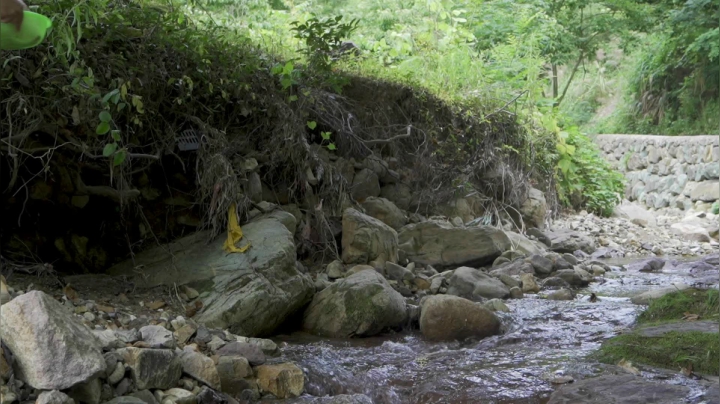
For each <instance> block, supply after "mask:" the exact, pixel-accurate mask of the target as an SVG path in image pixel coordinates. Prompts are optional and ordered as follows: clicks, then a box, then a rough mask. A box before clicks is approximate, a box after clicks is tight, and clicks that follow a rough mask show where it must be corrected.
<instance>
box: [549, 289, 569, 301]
mask: <svg viewBox="0 0 720 404" xmlns="http://www.w3.org/2000/svg"><path fill="white" fill-rule="evenodd" d="M547 299H548V300H573V299H575V293H573V291H572V290H570V289H565V288H562V289H560V290H556V291H554V292H552V293H550V294H549V295H547Z"/></svg>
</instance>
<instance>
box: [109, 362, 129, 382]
mask: <svg viewBox="0 0 720 404" xmlns="http://www.w3.org/2000/svg"><path fill="white" fill-rule="evenodd" d="M123 377H125V365H123V363H122V362H117V364H115V369H114V370H113V372H112V373H111V374H110V375H109V376H108V377H107V382H108V383H110V384H111V385H115V384H117V383H120V380H122V378H123Z"/></svg>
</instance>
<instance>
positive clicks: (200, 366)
mask: <svg viewBox="0 0 720 404" xmlns="http://www.w3.org/2000/svg"><path fill="white" fill-rule="evenodd" d="M180 363H181V364H182V370H183V373H185V374H187V375H189V376H190V377H192V378H193V379H195V380H197V381H199V382H201V383H203V384H205V385H207V386H209V387H211V388H213V389H220V376H219V375H218V371H217V369H216V368H215V362H214V361H213V360H212V359H210V358H208V357H207V356H205V355H203V354H201V353H199V352H193V351H183V352H182V353H181V354H180Z"/></svg>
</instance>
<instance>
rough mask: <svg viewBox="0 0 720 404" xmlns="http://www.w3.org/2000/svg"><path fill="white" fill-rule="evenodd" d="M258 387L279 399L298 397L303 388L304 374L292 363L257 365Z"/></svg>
mask: <svg viewBox="0 0 720 404" xmlns="http://www.w3.org/2000/svg"><path fill="white" fill-rule="evenodd" d="M257 377H258V385H259V386H260V389H261V390H263V391H265V392H268V393H271V394H273V395H274V396H275V397H277V398H280V399H286V398H293V397H298V396H299V395H300V394H302V392H303V390H304V389H305V375H303V372H302V370H301V369H300V368H299V367H297V365H295V364H294V363H282V364H279V365H262V366H258V367H257Z"/></svg>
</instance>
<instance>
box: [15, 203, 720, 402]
mask: <svg viewBox="0 0 720 404" xmlns="http://www.w3.org/2000/svg"><path fill="white" fill-rule="evenodd" d="M375 214H376V215H377V213H375ZM345 216H346V217H344V219H343V232H344V234H353V235H354V237H351V238H350V237H346V238H344V240H343V252H344V254H343V257H342V258H343V260H344V261H346V262H351V263H349V264H345V263H343V262H340V261H338V262H334V263H331V264H330V265H328V266H327V267H325V268H321V270H320V271H318V269H317V268H310V269H308V268H305V267H304V266H303V265H302V264H299V263H298V262H297V261H296V260H295V255H294V251H295V245H294V242H293V239H292V234H294V232H295V230H296V226H297V224H296V221H295V220H294V216H293V215H291V214H289V213H287V212H284V211H282V210H281V209H276V210H273V211H271V212H268V213H265V214H263V215H260V216H259V217H257V218H255V219H254V220H253V221H251V222H250V223H248V224H245V225H243V231H244V238H243V240H244V241H242V242H241V243H244V242H247V243H249V244H250V245H251V246H252V247H251V248H250V249H249V250H248V252H247V253H245V254H235V255H233V254H227V253H225V252H223V250H222V248H221V244H222V243H223V242H224V240H222V239H219V240H216V241H213V242H211V243H210V244H207V243H203V242H201V240H202V237H203V234H202V233H198V234H196V235H194V236H190V237H189V238H187V239H184V240H179V241H178V242H177V243H176V244H173V245H171V246H166V247H163V248H162V249H158V250H157V251H149V252H148V253H147V254H146V255H145V256H143V255H141V254H138V255H137V256H136V257H135V262H134V263H133V264H134V265H131V266H128V267H127V268H125V267H122V266H119V267H117V268H116V269H115V271H117V272H113V271H111V273H110V274H109V275H82V276H71V277H67V278H66V280H67V281H69V283H70V285H69V286H66V287H65V288H64V289H59V288H58V287H57V286H56V285H54V284H50V283H48V284H44V283H43V282H42V279H39V278H35V277H27V276H24V277H23V276H19V275H18V276H14V277H13V278H11V279H10V280H9V283H10V290H8V291H7V292H8V293H7V294H5V300H7V299H10V298H12V300H11V301H10V302H9V303H6V304H5V305H3V312H4V313H13V312H19V311H18V310H21V309H20V308H22V307H25V308H26V309H23V310H30V309H32V310H34V311H36V312H38V313H43V312H48V313H52V314H53V315H49V316H34V317H31V318H28V317H22V316H20V317H17V316H15V317H13V316H7V315H4V316H3V320H2V321H3V328H4V329H6V327H8V326H12V327H19V328H17V329H25V330H31V331H32V332H24V333H22V335H21V337H22V339H21V340H17V339H16V340H15V341H14V342H13V341H11V340H12V338H10V339H11V340H8V339H7V337H6V339H5V340H4V344H5V345H6V347H7V348H8V349H6V350H5V351H4V353H3V358H4V360H5V363H6V364H7V366H5V367H4V368H3V369H4V373H3V380H4V381H6V382H7V383H8V384H7V385H6V387H4V389H5V390H4V391H5V392H6V393H8V394H5V396H6V397H8V396H12V394H14V395H15V398H17V399H18V400H17V401H21V402H32V401H33V400H34V399H35V398H37V397H38V396H39V395H40V394H46V396H47V395H48V394H50V393H51V392H53V391H54V390H58V394H66V395H67V396H69V397H72V398H73V400H76V401H80V402H92V403H95V402H97V403H102V402H112V403H120V402H138V403H139V401H137V400H143V399H141V398H138V397H137V396H142V397H144V398H145V400H148V401H143V402H158V403H180V402H202V403H205V402H227V403H233V402H248V403H252V402H263V403H270V402H286V403H293V402H315V403H363V404H366V403H392V404H396V403H398V404H399V403H446V402H447V403H450V402H451V403H474V402H483V403H485V402H487V403H543V404H544V403H561V402H579V401H578V400H579V399H578V397H580V396H578V394H585V393H587V392H588V391H589V392H593V391H596V392H597V393H598V395H597V397H599V398H597V397H596V398H597V400H600V401H597V400H596V398H587V397H586V398H584V399H582V400H584V401H582V400H581V401H580V402H598V403H599V402H603V403H610V402H617V403H624V402H628V401H623V400H626V398H625V397H624V393H623V391H624V390H623V388H626V389H627V388H630V387H632V389H633V390H634V391H637V392H640V393H638V394H644V393H643V392H653V394H656V396H655V398H657V399H658V400H660V399H662V400H665V401H662V400H660V401H657V400H656V401H652V402H667V403H676V402H687V403H697V404H700V403H710V402H713V400H714V398H713V397H715V396H716V394H717V389H713V387H712V386H713V383H712V382H711V381H712V380H713V379H712V378H710V380H711V381H708V380H704V379H699V380H696V379H693V378H688V377H686V376H684V375H682V374H680V373H677V372H674V371H668V370H659V369H654V368H652V367H647V366H644V365H641V364H636V363H635V364H633V366H634V368H637V369H639V372H640V374H639V375H636V374H634V373H628V368H626V367H623V366H616V365H606V364H602V363H599V362H597V361H596V360H594V359H592V358H591V354H592V353H593V352H596V351H597V350H598V349H599V348H600V346H601V345H602V344H603V342H605V341H606V340H608V339H609V338H612V337H614V336H617V335H619V334H622V333H625V332H628V331H629V330H630V329H632V327H633V326H634V323H635V319H636V317H637V316H638V314H639V313H640V312H641V311H642V310H643V309H642V304H646V303H647V302H648V301H650V300H652V299H655V298H657V297H659V296H660V295H662V294H666V293H668V292H671V291H672V290H675V289H677V288H686V287H687V288H689V287H691V286H694V287H702V288H707V287H714V288H717V287H718V283H717V279H718V269H717V256H716V255H714V256H713V255H711V256H707V257H705V258H697V257H695V258H692V257H684V258H683V257H679V259H672V258H669V257H663V258H661V257H648V258H645V259H642V260H637V259H632V258H627V257H625V258H607V259H606V258H593V257H592V254H594V253H595V252H596V251H597V249H596V248H595V246H594V244H595V242H594V240H593V238H592V237H587V236H585V235H584V234H582V233H580V232H577V231H574V230H571V229H567V228H566V229H563V228H560V227H551V230H542V231H540V230H535V231H529V232H528V234H527V237H526V236H523V235H521V234H518V233H513V232H511V231H502V230H499V229H497V228H493V227H489V226H482V225H473V224H465V225H461V224H460V223H456V224H452V223H450V222H448V221H445V220H443V219H441V218H432V219H425V220H424V221H420V222H417V223H411V224H409V225H405V226H403V227H401V228H400V229H399V231H397V232H396V231H395V230H394V229H392V228H391V227H389V226H388V225H386V224H384V222H382V221H380V220H377V219H374V218H373V217H371V216H368V215H366V214H364V213H361V212H360V211H357V210H353V209H350V210H348V211H346V212H345ZM378 216H380V215H378ZM386 220H387V218H386ZM592 220H594V219H592V218H588V215H581V216H578V218H577V219H574V220H570V223H572V222H573V221H580V222H582V223H585V222H588V221H592ZM350 229H353V230H352V232H351V231H350ZM394 234H396V235H394ZM394 237H397V239H395V238H394ZM393 240H397V241H393ZM438 242H440V243H441V245H442V248H438V247H437V243H438ZM570 252H573V253H572V254H571V253H570ZM394 254H397V255H394ZM653 255H654V254H653ZM393 256H395V257H396V258H395V262H396V263H393V262H388V261H386V257H393ZM379 261H382V262H383V263H384V265H383V266H382V267H380V265H379V263H378V262H379ZM620 261H623V262H620ZM170 263H171V264H172V265H170ZM467 265H473V266H474V268H473V267H469V266H467ZM436 267H437V269H435V268H436ZM478 268H479V269H478ZM123 272H124V273H123ZM31 283H32V285H31ZM168 285H169V286H168ZM269 286H271V287H269ZM40 290H43V291H44V292H40ZM350 291H354V292H352V293H351V292H350ZM358 291H360V292H358ZM452 295H454V296H455V297H453V298H454V299H459V300H462V301H465V302H468V303H467V304H469V306H468V307H471V308H472V310H473V311H477V312H478V313H481V314H482V316H484V317H483V318H496V319H497V320H498V321H499V323H500V324H501V326H500V328H499V329H497V330H494V329H488V328H484V327H486V324H490V323H484V322H480V323H477V324H475V327H478V328H477V329H476V330H477V331H478V332H480V331H482V330H489V331H482V332H483V333H484V332H489V334H488V335H489V336H488V337H486V338H483V339H478V338H472V337H471V338H469V339H462V340H461V341H456V340H454V338H448V339H447V340H440V341H436V342H430V340H429V339H428V338H427V335H428V334H427V330H423V329H422V327H421V328H420V329H419V330H418V325H417V324H418V322H420V324H421V325H422V313H423V312H426V311H427V310H428V309H427V305H428V302H429V297H431V296H452ZM351 296H354V297H352V298H351ZM353 299H354V300H353ZM370 301H372V302H374V303H372V304H371V305H368V304H369V303H368V302H370ZM52 302H55V303H52ZM323 302H326V303H323ZM338 303H342V305H340V306H338V305H336V304H338ZM399 304H400V306H398V305H399ZM293 305H294V306H293ZM364 305H365V306H364ZM293 307H295V309H293ZM312 307H316V308H320V309H315V310H316V312H317V313H319V314H312V313H314V312H315V311H313V309H312ZM323 307H326V308H329V307H334V308H333V310H334V311H332V312H326V311H325V309H324V308H323ZM356 307H365V308H364V309H362V310H360V311H359V312H358V313H359V314H362V315H361V316H359V317H358V316H357V315H355V314H352V313H354V312H353V311H352V310H353V308H356ZM391 308H392V310H391ZM5 310H8V311H7V312H6V311H5ZM325 313H334V314H331V315H330V317H328V316H326V315H325ZM389 313H392V314H389ZM441 314H442V313H441ZM323 316H324V317H323ZM448 316H449V317H448ZM463 316H464V314H463V313H457V312H453V311H451V310H450V309H448V311H447V312H445V317H448V318H449V320H450V321H449V322H448V324H451V325H452V324H458V323H461V322H462V321H463V318H464V317H463ZM482 316H481V317H482ZM488 316H489V317H488ZM491 323H492V321H491ZM316 324H319V325H321V326H322V327H320V328H317V327H316ZM332 324H335V325H333V326H331V325H332ZM23 327H25V328H23ZM303 329H304V330H305V331H301V330H303ZM47 330H50V331H52V332H53V333H54V335H65V336H66V340H67V341H89V342H88V343H89V344H90V345H91V346H86V347H82V346H75V348H74V349H75V350H74V351H72V350H71V351H70V352H66V353H65V355H56V356H55V357H47V356H41V357H40V358H37V357H34V358H33V357H32V353H33V352H47V351H48V349H49V348H48V347H47V346H45V345H43V344H47V343H49V341H50V340H49V339H48V338H46V337H47V336H48V333H47ZM83 330H86V331H83ZM321 330H324V331H321ZM308 331H309V332H310V333H313V334H315V335H323V334H325V336H323V337H319V336H313V335H311V334H310V333H308ZM88 332H89V333H90V334H88ZM78 333H79V334H78ZM19 335H20V334H19ZM353 335H356V336H363V338H350V339H348V338H347V336H353ZM478 335H480V334H478ZM258 337H266V338H267V337H269V338H270V339H263V338H258ZM93 340H94V341H97V342H95V343H93V342H92V341H93ZM27 341H31V345H32V347H30V346H29V345H27V343H28V342H27ZM13 344H14V345H13ZM73 346H74V345H72V344H70V345H69V348H66V349H70V348H72V347H73ZM31 348H32V349H31ZM53 349H57V348H53ZM92 352H96V354H93V353H92ZM98 355H99V356H98ZM100 360H102V361H103V362H104V364H103V362H100ZM54 361H59V362H60V363H55V362H54ZM68 361H69V362H68ZM23 363H24V364H25V365H22V364H23ZM88 363H90V365H92V366H90V365H88ZM93 363H94V365H93ZM33 364H34V365H33ZM78 364H84V366H79V368H80V369H84V370H86V372H84V373H82V374H80V375H78V377H77V379H74V380H66V379H63V378H60V380H55V381H50V382H47V383H44V384H43V383H40V382H39V381H38V380H34V379H28V377H29V376H27V375H28V374H31V373H32V372H31V370H32V367H33V366H40V367H46V368H47V367H53V368H56V367H63V366H75V367H78ZM21 365H22V366H21ZM23 366H28V367H27V368H23ZM101 368H102V370H100V369H101ZM630 369H632V368H630ZM35 370H36V371H38V369H35ZM40 373H41V372H40ZM23 379H25V380H23ZM21 380H22V382H21ZM78 380H80V381H81V382H78ZM607 385H612V386H616V387H617V389H615V390H613V389H610V390H608V389H606V388H605V387H607ZM8 386H9V387H8ZM603 386H605V387H603ZM623 386H624V387H623ZM658 386H664V387H667V386H672V387H671V388H664V389H658ZM594 389H595V390H594ZM597 389H600V390H602V391H604V392H600V390H597ZM583 392H585V393H583ZM658 392H661V393H662V397H659V396H657V394H659V393H658ZM53 394H54V393H53ZM148 394H149V395H148ZM608 394H609V395H608ZM648 394H650V393H648ZM150 396H152V397H153V399H154V400H155V401H152V400H150V399H149V397H150ZM128 397H134V398H128ZM323 397H324V398H323ZM573 397H574V398H573ZM129 400H130V401H129ZM132 400H136V401H132ZM563 400H565V401H563ZM568 400H570V401H568ZM573 400H574V401H573ZM592 400H596V401H592ZM41 402H42V401H41Z"/></svg>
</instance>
